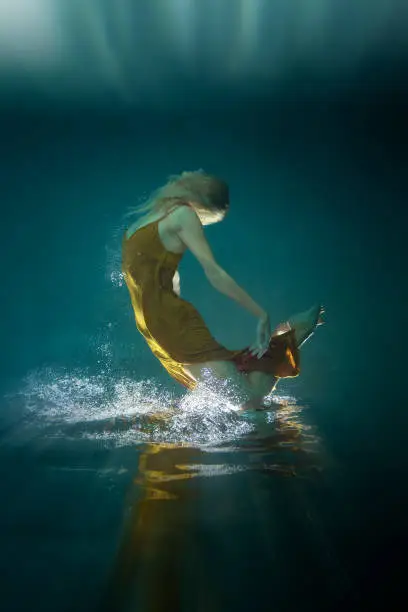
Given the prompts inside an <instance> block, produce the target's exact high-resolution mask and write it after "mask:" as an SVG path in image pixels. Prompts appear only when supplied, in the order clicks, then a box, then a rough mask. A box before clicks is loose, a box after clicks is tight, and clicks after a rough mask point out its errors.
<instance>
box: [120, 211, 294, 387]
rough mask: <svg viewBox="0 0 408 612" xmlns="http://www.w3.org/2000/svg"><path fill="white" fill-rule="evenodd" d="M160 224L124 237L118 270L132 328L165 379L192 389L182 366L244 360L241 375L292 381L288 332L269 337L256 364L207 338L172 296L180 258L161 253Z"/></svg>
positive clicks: (189, 309) (194, 315) (191, 311)
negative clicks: (255, 372) (163, 371)
mask: <svg viewBox="0 0 408 612" xmlns="http://www.w3.org/2000/svg"><path fill="white" fill-rule="evenodd" d="M160 220H161V219H158V220H157V221H154V222H152V223H149V224H148V225H145V226H144V227H141V228H139V229H138V230H137V231H136V232H135V233H134V234H133V235H131V236H130V238H128V239H127V238H126V237H124V240H123V250H122V254H123V259H122V270H123V273H124V278H125V281H126V284H127V287H128V289H129V293H130V298H131V302H132V306H133V310H134V313H135V319H136V326H137V328H138V330H139V332H140V333H141V334H142V335H143V336H144V338H145V340H146V342H147V344H148V345H149V347H150V349H151V351H152V353H153V354H154V355H155V356H156V357H157V358H158V359H159V360H160V361H161V363H162V365H163V366H164V367H165V368H166V370H167V371H168V372H169V374H170V375H171V376H172V377H173V378H174V379H176V380H177V381H179V382H180V383H181V384H182V385H184V386H185V387H187V388H188V389H194V387H195V386H196V384H197V383H196V381H195V379H193V378H192V377H191V376H190V375H189V374H187V372H186V371H185V370H184V367H183V364H190V363H204V362H206V361H230V360H233V361H235V362H236V363H237V366H238V367H239V365H240V364H242V361H244V362H245V366H244V367H245V371H250V370H254V369H257V370H261V371H268V372H270V373H271V374H274V375H275V376H280V377H282V376H297V374H298V373H299V368H298V359H299V356H298V351H297V348H296V346H295V344H294V336H293V333H292V332H288V333H285V334H281V335H279V336H275V337H274V338H273V339H272V340H271V345H270V346H271V348H270V349H269V350H268V352H267V354H266V355H265V357H263V358H262V359H260V360H258V359H255V360H254V359H252V358H248V355H247V354H246V353H245V351H246V349H243V350H236V351H231V350H228V349H227V348H225V347H224V346H222V345H221V344H219V343H218V342H217V341H216V340H215V338H213V336H212V335H211V333H210V331H209V330H208V328H207V326H206V324H205V322H204V320H203V318H202V317H201V315H200V314H199V313H198V312H197V310H196V309H195V308H194V306H193V305H192V304H190V302H187V301H186V300H183V299H182V298H181V297H179V296H178V295H177V294H176V293H174V291H173V276H174V274H175V272H176V270H177V267H178V264H179V262H180V260H181V257H182V255H179V254H175V253H171V252H169V251H167V250H166V249H165V248H164V246H163V244H162V242H161V239H160V236H159V233H158V224H159V222H160ZM272 345H273V346H272ZM240 369H242V368H240Z"/></svg>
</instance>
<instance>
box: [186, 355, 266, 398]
mask: <svg viewBox="0 0 408 612" xmlns="http://www.w3.org/2000/svg"><path fill="white" fill-rule="evenodd" d="M184 367H185V369H186V370H187V371H188V372H189V373H190V374H191V375H192V376H193V377H194V378H195V379H196V380H197V381H198V382H200V381H203V382H208V372H210V376H211V377H213V378H215V379H219V380H228V381H229V382H230V383H231V389H232V390H233V391H234V393H238V395H239V400H240V405H241V408H242V409H243V410H247V409H254V410H256V409H259V408H261V406H262V400H263V398H264V396H265V393H263V387H262V390H261V389H259V388H258V387H257V386H256V385H254V384H252V383H251V381H250V380H249V375H248V376H247V375H246V374H243V373H242V372H240V371H239V370H238V369H237V367H236V366H235V364H234V363H233V362H231V361H207V362H205V363H193V364H189V365H188V366H184Z"/></svg>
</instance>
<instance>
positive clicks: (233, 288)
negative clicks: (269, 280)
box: [177, 206, 267, 318]
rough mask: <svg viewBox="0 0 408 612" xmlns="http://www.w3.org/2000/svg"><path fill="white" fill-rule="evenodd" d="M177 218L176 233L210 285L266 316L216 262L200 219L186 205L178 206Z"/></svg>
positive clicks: (258, 316) (249, 308) (259, 314)
mask: <svg viewBox="0 0 408 612" xmlns="http://www.w3.org/2000/svg"><path fill="white" fill-rule="evenodd" d="M177 213H178V218H177V224H178V231H177V234H178V236H179V237H180V239H181V240H182V241H183V243H184V244H185V245H186V247H187V248H189V249H190V251H191V252H192V254H193V255H194V256H195V257H196V258H197V260H198V261H199V263H200V264H201V266H202V268H203V270H204V273H205V275H206V277H207V279H208V280H209V282H210V283H211V285H212V286H213V287H214V288H215V289H217V290H218V291H220V293H223V294H224V295H227V296H228V297H230V298H231V299H233V300H235V301H236V302H238V303H239V304H240V305H241V306H242V307H243V308H245V309H246V310H249V312H251V313H252V314H253V315H254V316H255V317H257V318H261V317H264V316H267V313H266V312H265V310H264V309H263V308H261V307H260V306H258V304H257V303H256V302H255V301H254V300H253V299H252V298H251V296H250V295H248V293H246V291H244V290H243V289H242V288H241V287H240V286H239V285H238V284H237V283H236V282H235V281H234V279H233V278H231V276H230V275H229V274H227V272H226V271H225V270H224V269H223V268H222V267H221V266H220V265H219V264H218V263H217V262H216V260H215V257H214V255H213V253H212V251H211V248H210V245H209V244H208V242H207V239H206V237H205V235H204V231H203V227H202V225H201V222H200V219H199V218H198V216H197V215H196V213H195V212H194V210H192V209H191V208H189V207H187V206H182V207H180V209H179V211H177Z"/></svg>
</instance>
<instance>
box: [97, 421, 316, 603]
mask: <svg viewBox="0 0 408 612" xmlns="http://www.w3.org/2000/svg"><path fill="white" fill-rule="evenodd" d="M260 425H262V424H260ZM317 445H318V438H317V436H316V435H315V434H314V433H313V432H312V430H311V428H310V427H308V426H306V425H304V424H301V423H300V422H299V419H297V418H296V417H295V416H293V414H292V413H291V410H290V409H282V410H281V411H280V412H279V417H278V419H277V420H276V421H275V423H274V425H273V426H272V425H271V424H270V423H269V424H268V426H266V424H265V423H264V426H263V427H262V426H260V427H259V428H258V429H257V431H255V432H254V433H253V434H250V435H247V436H245V437H244V438H242V439H241V440H239V441H237V442H236V443H235V446H231V445H229V446H226V445H224V446H223V445H220V446H217V447H216V448H212V449H209V448H208V447H207V448H206V449H205V450H202V449H199V448H196V447H191V446H184V445H181V444H154V443H150V444H146V445H144V447H143V449H142V452H141V453H140V455H139V459H138V468H137V472H136V476H135V478H134V480H133V483H132V487H131V489H130V491H129V495H128V499H127V503H126V506H127V507H126V513H125V519H124V525H123V530H122V538H121V542H120V545H119V548H118V552H117V556H116V560H115V564H114V567H113V572H112V575H111V580H110V582H109V586H108V590H107V593H106V594H105V597H104V602H103V605H102V607H101V610H104V611H105V612H108V611H109V612H113V611H115V612H122V611H124V610H126V611H127V610H143V612H165V611H166V612H167V611H173V610H174V611H175V612H177V611H179V610H180V611H181V610H183V609H185V608H184V605H183V599H185V595H183V593H184V586H185V584H183V582H184V583H185V577H184V576H185V570H186V563H188V562H189V561H186V559H187V558H190V559H191V554H192V551H193V550H194V548H195V542H194V521H195V517H194V500H196V499H197V498H198V497H199V496H200V494H201V493H202V492H201V491H200V487H199V486H195V485H194V484H193V483H192V480H193V479H197V478H206V477H207V478H208V477H212V478H213V477H218V478H231V477H234V476H235V477H236V476H237V475H238V474H240V473H242V472H248V471H255V472H258V473H263V474H264V475H269V476H277V475H278V476H284V477H294V476H301V477H304V476H305V475H307V474H310V470H316V469H317V470H320V469H321V468H320V466H319V465H316V461H315V459H316V457H317V454H318V449H317ZM138 450H140V449H138ZM220 458H221V459H220ZM215 460H216V461H217V462H215ZM224 486H225V488H228V483H227V482H225V485H224ZM187 553H188V554H187ZM193 556H194V555H193ZM194 573H195V577H196V578H197V579H196V580H195V582H196V585H195V597H196V603H195V604H194V606H193V608H191V610H194V612H196V611H197V612H201V611H202V612H204V611H205V612H218V611H220V612H221V610H223V607H222V606H221V604H220V603H219V602H220V599H219V597H218V596H217V594H216V593H215V591H214V588H213V586H212V585H211V580H210V578H209V576H208V568H206V566H205V564H204V561H202V562H201V560H200V555H199V554H196V555H195V556H194Z"/></svg>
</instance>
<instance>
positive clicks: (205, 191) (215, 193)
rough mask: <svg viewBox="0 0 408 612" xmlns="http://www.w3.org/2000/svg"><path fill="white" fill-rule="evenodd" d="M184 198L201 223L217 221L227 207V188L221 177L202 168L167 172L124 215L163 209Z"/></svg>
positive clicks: (164, 210)
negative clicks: (159, 184) (160, 182)
mask: <svg viewBox="0 0 408 612" xmlns="http://www.w3.org/2000/svg"><path fill="white" fill-rule="evenodd" d="M184 202H188V203H189V204H190V205H191V206H192V207H193V208H194V209H195V211H196V213H197V215H198V216H199V218H200V221H201V223H202V224H203V225H209V224H211V223H216V222H217V221H221V219H223V218H224V216H225V215H226V213H227V211H228V208H229V189H228V185H227V183H225V182H224V181H223V180H221V179H219V178H217V177H215V176H213V175H211V174H207V173H206V172H204V171H203V170H195V171H193V172H182V173H181V174H177V175H173V176H170V177H169V178H168V180H167V183H166V184H165V185H163V186H162V187H159V189H156V190H155V191H154V192H153V193H152V194H151V195H150V196H149V198H148V199H147V201H145V202H144V203H143V204H141V205H140V206H137V207H134V208H132V209H131V210H130V211H129V212H128V213H127V215H126V216H127V217H129V216H133V215H143V214H145V215H146V214H149V213H153V214H154V213H159V212H161V211H163V212H166V211H167V210H168V209H169V208H171V207H172V206H174V205H176V204H177V203H179V204H182V203H184Z"/></svg>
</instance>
